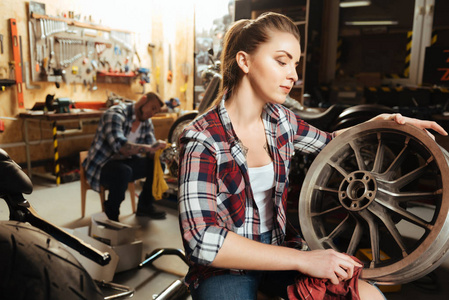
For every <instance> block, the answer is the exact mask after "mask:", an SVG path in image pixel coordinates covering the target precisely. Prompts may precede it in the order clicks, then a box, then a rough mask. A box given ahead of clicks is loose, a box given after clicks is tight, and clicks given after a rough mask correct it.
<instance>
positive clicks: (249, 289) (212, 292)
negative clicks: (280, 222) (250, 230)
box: [190, 232, 299, 300]
mask: <svg viewBox="0 0 449 300" xmlns="http://www.w3.org/2000/svg"><path fill="white" fill-rule="evenodd" d="M261 242H263V243H265V244H268V243H271V232H268V233H264V234H262V235H261ZM298 274H299V272H296V271H248V272H246V274H225V275H218V276H212V277H210V278H207V279H206V280H204V281H202V282H200V284H199V286H198V287H197V288H196V289H194V288H193V285H192V286H191V288H190V293H191V295H192V299H193V300H210V299H220V300H253V299H257V291H258V290H259V291H261V292H263V293H264V294H266V295H269V296H280V297H282V298H284V299H288V296H287V286H289V285H290V284H293V283H294V280H295V277H296V276H297V275H298Z"/></svg>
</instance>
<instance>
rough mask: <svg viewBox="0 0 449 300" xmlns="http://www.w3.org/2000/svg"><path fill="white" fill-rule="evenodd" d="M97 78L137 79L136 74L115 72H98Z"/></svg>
mask: <svg viewBox="0 0 449 300" xmlns="http://www.w3.org/2000/svg"><path fill="white" fill-rule="evenodd" d="M97 76H110V77H123V78H130V77H135V76H136V74H135V73H134V72H127V73H120V72H118V73H115V72H104V71H98V72H97Z"/></svg>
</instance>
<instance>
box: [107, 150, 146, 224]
mask: <svg viewBox="0 0 449 300" xmlns="http://www.w3.org/2000/svg"><path fill="white" fill-rule="evenodd" d="M153 173H154V161H153V159H152V158H148V157H135V158H130V159H123V160H110V161H109V162H107V163H106V164H105V165H104V166H103V168H101V176H100V184H101V185H103V186H104V187H106V188H107V189H108V190H109V195H108V199H107V201H106V202H105V211H106V214H107V215H108V216H109V217H111V216H112V217H118V215H119V214H120V204H121V203H122V201H123V200H124V199H125V192H126V190H127V189H128V183H129V182H132V181H135V180H137V179H140V178H145V177H146V180H145V183H144V185H143V188H142V192H141V193H140V195H139V203H138V205H137V210H151V209H152V208H153V203H154V198H153V193H152V186H153Z"/></svg>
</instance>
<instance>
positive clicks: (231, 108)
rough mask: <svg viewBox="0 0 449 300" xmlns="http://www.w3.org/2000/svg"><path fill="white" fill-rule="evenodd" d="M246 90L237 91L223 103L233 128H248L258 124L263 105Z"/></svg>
mask: <svg viewBox="0 0 449 300" xmlns="http://www.w3.org/2000/svg"><path fill="white" fill-rule="evenodd" d="M247 90H248V89H241V88H240V89H237V90H236V91H235V92H234V93H233V94H232V96H231V97H229V99H227V100H226V102H225V107H226V110H227V111H228V114H229V117H230V118H231V121H232V124H233V125H234V126H238V127H241V126H242V127H248V126H251V124H258V123H259V122H260V119H261V115H262V111H263V108H264V106H265V103H263V102H262V101H261V100H258V99H257V98H256V97H255V96H254V94H252V93H251V92H247Z"/></svg>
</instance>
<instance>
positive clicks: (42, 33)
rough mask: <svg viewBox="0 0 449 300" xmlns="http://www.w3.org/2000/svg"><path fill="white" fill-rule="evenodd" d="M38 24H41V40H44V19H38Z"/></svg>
mask: <svg viewBox="0 0 449 300" xmlns="http://www.w3.org/2000/svg"><path fill="white" fill-rule="evenodd" d="M39 23H40V24H41V40H43V39H45V30H44V19H40V20H39Z"/></svg>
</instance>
